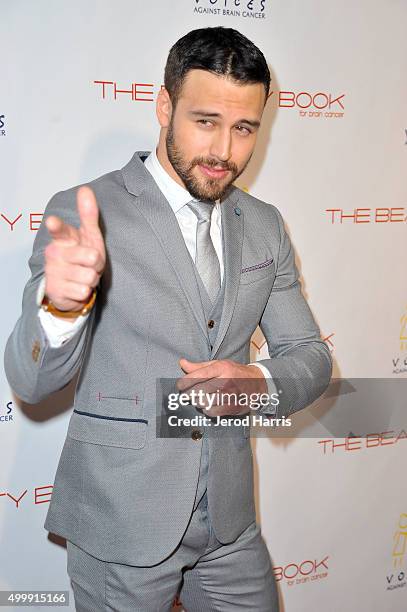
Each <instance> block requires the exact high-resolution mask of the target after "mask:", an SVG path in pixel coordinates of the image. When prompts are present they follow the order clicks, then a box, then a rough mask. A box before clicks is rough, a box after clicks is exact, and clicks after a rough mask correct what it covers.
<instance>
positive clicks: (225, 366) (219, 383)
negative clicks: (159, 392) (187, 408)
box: [177, 358, 268, 417]
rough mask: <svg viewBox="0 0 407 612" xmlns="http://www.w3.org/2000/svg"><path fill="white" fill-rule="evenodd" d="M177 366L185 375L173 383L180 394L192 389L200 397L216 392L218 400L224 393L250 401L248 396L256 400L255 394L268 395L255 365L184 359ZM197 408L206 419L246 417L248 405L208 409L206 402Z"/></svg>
mask: <svg viewBox="0 0 407 612" xmlns="http://www.w3.org/2000/svg"><path fill="white" fill-rule="evenodd" d="M179 364H180V366H181V368H182V369H183V370H184V372H185V373H186V374H185V376H183V377H182V378H179V379H178V381H177V389H178V391H179V392H180V393H191V391H192V390H195V392H196V393H198V392H199V391H200V390H202V391H203V393H204V394H209V395H212V394H215V393H217V392H218V393H219V397H222V394H225V396H226V394H228V393H233V394H236V396H237V397H239V396H245V397H247V398H248V399H249V402H250V396H251V395H252V394H255V396H257V397H258V396H259V394H262V393H267V392H268V388H267V383H266V379H265V377H264V375H263V372H262V371H261V370H260V368H258V367H256V366H255V365H242V364H241V363H237V362H236V361H232V360H230V359H219V360H217V359H215V360H213V361H198V362H196V361H189V360H188V359H184V358H182V359H180V360H179ZM202 395H203V394H201V397H202ZM205 397H207V396H205ZM226 397H227V396H226ZM233 397H234V396H233ZM199 408H200V409H203V410H204V412H205V415H207V416H208V417H216V416H226V415H228V416H229V415H230V416H235V415H242V414H247V413H248V412H249V411H250V404H249V405H247V404H246V405H242V404H241V403H238V404H233V403H230V402H227V403H223V404H221V405H219V404H217V405H215V404H214V405H212V406H210V407H209V404H208V403H207V402H206V403H205V404H204V405H202V404H201V403H200V404H199Z"/></svg>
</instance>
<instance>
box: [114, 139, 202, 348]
mask: <svg viewBox="0 0 407 612" xmlns="http://www.w3.org/2000/svg"><path fill="white" fill-rule="evenodd" d="M148 154H149V152H148V151H138V152H136V153H135V154H134V156H133V158H132V159H131V160H130V162H129V163H128V164H127V165H126V166H125V167H124V168H123V169H122V174H123V178H124V182H125V185H126V188H127V190H128V191H129V192H130V193H132V194H133V195H135V196H138V197H137V200H135V203H136V205H137V207H138V209H139V211H140V212H141V213H142V214H143V216H144V217H145V219H146V220H147V221H148V223H149V224H150V226H151V229H152V230H153V232H154V233H155V235H156V236H157V238H158V240H159V242H160V244H161V246H162V248H163V252H164V253H165V255H166V257H167V259H168V260H169V262H170V264H171V266H172V267H173V269H174V272H175V274H176V276H177V278H178V281H179V284H180V287H181V289H182V291H183V292H184V294H185V296H186V299H187V300H188V303H189V305H190V307H191V310H192V311H193V314H194V316H195V318H196V320H197V323H198V324H199V327H200V329H201V330H202V332H203V334H204V335H205V337H206V338H207V339H208V331H207V325H206V320H205V313H204V310H203V306H202V302H201V297H200V294H199V288H198V285H197V281H196V278H195V272H194V262H193V261H192V258H191V256H190V254H189V251H188V249H187V246H186V244H185V241H184V237H183V235H182V232H181V229H180V227H179V225H178V221H177V219H176V217H175V215H174V212H173V210H172V208H171V206H170V205H169V203H168V202H167V200H166V199H165V197H164V195H163V194H162V192H161V191H160V189H159V188H158V187H157V185H156V183H155V181H154V179H153V178H152V176H151V174H150V173H149V172H148V170H146V169H145V168H144V164H143V162H142V161H141V159H140V157H142V156H145V155H148Z"/></svg>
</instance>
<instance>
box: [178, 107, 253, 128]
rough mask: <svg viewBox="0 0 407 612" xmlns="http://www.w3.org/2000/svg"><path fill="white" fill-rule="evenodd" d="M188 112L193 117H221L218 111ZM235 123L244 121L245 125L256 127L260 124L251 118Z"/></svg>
mask: <svg viewBox="0 0 407 612" xmlns="http://www.w3.org/2000/svg"><path fill="white" fill-rule="evenodd" d="M188 114H189V115H192V116H194V117H198V116H199V117H211V118H215V119H218V118H219V117H222V115H221V114H220V113H208V112H207V111H201V110H195V111H189V113H188ZM236 123H238V124H242V123H245V124H246V125H250V126H251V127H253V128H258V127H259V126H260V121H257V120H252V119H240V121H236Z"/></svg>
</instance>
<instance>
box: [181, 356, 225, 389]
mask: <svg viewBox="0 0 407 612" xmlns="http://www.w3.org/2000/svg"><path fill="white" fill-rule="evenodd" d="M218 376H219V366H218V362H217V361H211V362H209V364H208V365H205V366H204V367H203V368H199V369H198V370H194V371H193V372H190V373H189V374H185V376H182V378H179V379H178V380H177V383H176V387H177V389H178V390H179V391H185V390H187V389H191V388H192V387H194V386H195V385H196V384H197V383H199V382H204V381H206V380H211V379H213V378H217V377H218Z"/></svg>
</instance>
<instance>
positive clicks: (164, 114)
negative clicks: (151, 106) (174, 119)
mask: <svg viewBox="0 0 407 612" xmlns="http://www.w3.org/2000/svg"><path fill="white" fill-rule="evenodd" d="M156 115H157V119H158V121H159V123H160V126H161V127H162V128H166V127H168V126H169V124H170V121H171V115H172V103H171V100H170V95H169V93H168V91H167V90H166V89H165V87H163V88H162V89H160V91H159V93H158V96H157V105H156Z"/></svg>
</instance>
